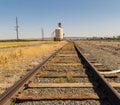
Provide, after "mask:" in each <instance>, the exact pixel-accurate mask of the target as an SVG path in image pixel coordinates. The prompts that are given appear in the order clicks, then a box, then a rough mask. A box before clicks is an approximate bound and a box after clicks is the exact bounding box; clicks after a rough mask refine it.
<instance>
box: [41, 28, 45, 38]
mask: <svg viewBox="0 0 120 105" xmlns="http://www.w3.org/2000/svg"><path fill="white" fill-rule="evenodd" d="M41 34H42V40H44V29H43V28H41Z"/></svg>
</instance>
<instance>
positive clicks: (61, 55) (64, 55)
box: [57, 54, 77, 57]
mask: <svg viewBox="0 0 120 105" xmlns="http://www.w3.org/2000/svg"><path fill="white" fill-rule="evenodd" d="M57 56H60V57H73V56H76V57H77V54H58V55H57Z"/></svg>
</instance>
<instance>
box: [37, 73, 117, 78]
mask: <svg viewBox="0 0 120 105" xmlns="http://www.w3.org/2000/svg"><path fill="white" fill-rule="evenodd" d="M102 75H103V76H104V77H105V78H116V77H118V76H117V74H102ZM67 76H70V77H73V78H88V75H86V74H70V75H69V74H68V75H67V74H49V73H48V74H41V75H37V76H36V77H38V78H66V77H67Z"/></svg>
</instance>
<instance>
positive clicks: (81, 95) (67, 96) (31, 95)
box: [16, 93, 106, 101]
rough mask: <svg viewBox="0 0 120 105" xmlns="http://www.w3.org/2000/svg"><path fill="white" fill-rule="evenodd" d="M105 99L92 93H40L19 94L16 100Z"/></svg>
mask: <svg viewBox="0 0 120 105" xmlns="http://www.w3.org/2000/svg"><path fill="white" fill-rule="evenodd" d="M105 98H106V97H105V96H104V95H101V97H99V96H98V95H97V94H93V93H74V94H73V93H59V94H58V93H47V94H41V93H21V94H18V96H17V98H16V99H17V100H22V101H23V100H25V101H29V100H31V101H32V100H33V101H34V100H36V101H39V100H88V99H89V100H101V99H105Z"/></svg>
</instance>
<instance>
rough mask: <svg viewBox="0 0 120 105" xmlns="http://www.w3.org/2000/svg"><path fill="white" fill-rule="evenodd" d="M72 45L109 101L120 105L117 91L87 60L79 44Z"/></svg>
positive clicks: (114, 104) (119, 96)
mask: <svg viewBox="0 0 120 105" xmlns="http://www.w3.org/2000/svg"><path fill="white" fill-rule="evenodd" d="M74 46H75V48H76V50H77V52H78V54H79V56H80V58H81V59H82V60H83V62H84V63H85V64H86V66H87V67H88V68H89V70H91V73H93V76H94V77H95V78H96V79H97V81H98V83H100V87H101V89H102V90H103V91H104V93H105V94H106V95H107V96H108V99H109V101H110V102H111V103H112V104H113V105H120V95H119V93H117V91H116V90H115V89H114V88H113V87H112V86H111V85H110V84H109V83H108V82H107V81H106V80H105V78H104V77H103V76H102V75H100V73H99V72H98V71H97V70H96V68H95V67H94V66H93V65H92V64H91V63H90V62H89V61H88V59H87V58H86V57H85V56H84V55H83V53H82V52H81V51H80V49H79V46H78V45H77V44H76V43H74Z"/></svg>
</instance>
